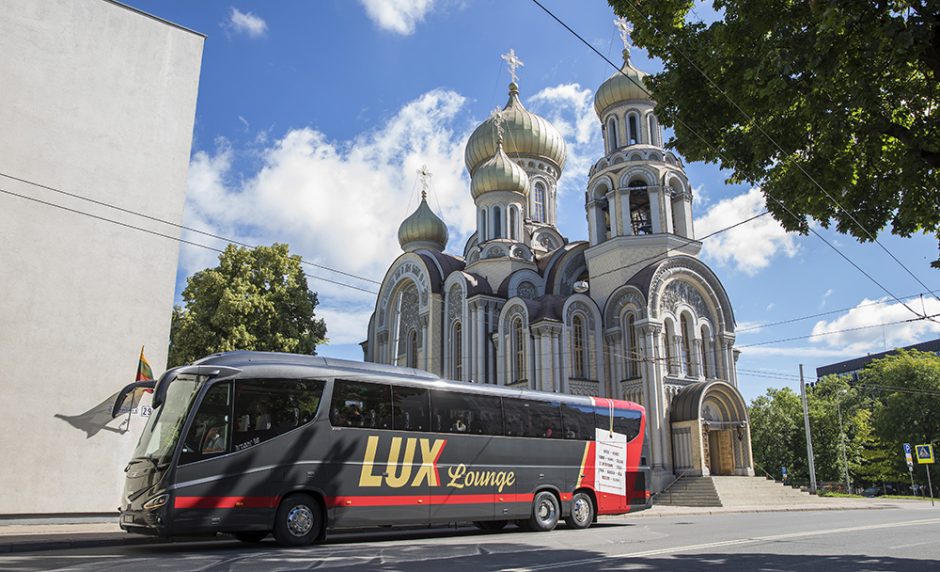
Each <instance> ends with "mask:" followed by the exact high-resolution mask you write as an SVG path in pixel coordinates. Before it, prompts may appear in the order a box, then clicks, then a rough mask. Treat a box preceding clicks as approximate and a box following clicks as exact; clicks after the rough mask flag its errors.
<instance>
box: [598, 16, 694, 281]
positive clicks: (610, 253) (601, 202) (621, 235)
mask: <svg viewBox="0 0 940 572" xmlns="http://www.w3.org/2000/svg"><path fill="white" fill-rule="evenodd" d="M624 25H625V24H624ZM621 38H622V39H623V41H624V50H623V66H622V67H621V68H620V70H618V71H617V72H615V73H614V74H613V75H612V76H611V77H610V78H608V79H607V81H605V82H604V83H603V84H601V86H600V88H598V90H597V93H596V94H595V96H594V111H595V113H596V114H597V118H598V119H599V120H600V123H601V131H602V133H603V136H604V151H605V155H604V156H603V157H602V158H601V159H600V160H598V161H597V162H596V163H595V164H594V166H593V167H592V168H591V170H590V174H589V179H588V189H587V192H586V193H585V197H584V198H585V210H586V212H587V221H588V237H589V241H590V245H591V248H589V249H588V251H587V252H586V254H585V256H586V258H587V260H588V267H589V269H590V270H591V274H592V275H594V276H595V277H596V278H595V280H594V281H592V284H591V286H592V291H593V292H594V294H596V295H597V296H601V297H606V296H607V295H608V294H610V292H612V291H613V289H614V288H616V287H617V286H619V285H620V284H623V283H624V282H625V281H626V280H627V279H629V277H630V276H631V275H632V274H634V273H636V272H637V271H639V270H640V269H641V268H643V267H644V266H646V265H647V264H649V263H650V262H654V261H655V260H657V259H661V258H663V257H667V256H670V255H681V254H685V255H690V256H695V255H696V254H698V252H699V250H700V249H701V243H699V242H697V241H696V240H695V236H694V232H693V229H692V191H691V187H690V185H689V181H688V178H687V177H686V175H685V170H684V169H683V167H682V164H681V163H680V161H679V160H678V159H677V158H676V156H675V155H674V154H672V153H671V152H669V151H666V150H665V149H664V148H663V140H662V130H661V128H660V126H659V121H658V120H657V118H656V115H655V114H654V108H655V106H656V103H655V102H654V101H653V100H652V99H650V95H649V92H648V91H647V90H646V88H645V87H644V84H643V82H644V78H645V77H646V74H645V73H644V72H642V71H640V70H639V69H637V68H636V67H634V66H633V63H632V62H631V61H630V48H629V45H628V42H627V36H626V29H625V28H621ZM614 269H619V270H616V271H614V272H609V271H611V270H614ZM605 278H606V279H605Z"/></svg>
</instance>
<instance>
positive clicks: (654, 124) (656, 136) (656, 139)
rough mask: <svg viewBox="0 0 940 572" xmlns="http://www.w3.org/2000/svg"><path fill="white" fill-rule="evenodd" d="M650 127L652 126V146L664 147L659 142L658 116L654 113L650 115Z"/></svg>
mask: <svg viewBox="0 0 940 572" xmlns="http://www.w3.org/2000/svg"><path fill="white" fill-rule="evenodd" d="M649 125H650V145H656V146H657V147H662V142H661V141H660V140H659V123H658V122H657V121H656V116H655V115H653V114H652V113H650V114H649Z"/></svg>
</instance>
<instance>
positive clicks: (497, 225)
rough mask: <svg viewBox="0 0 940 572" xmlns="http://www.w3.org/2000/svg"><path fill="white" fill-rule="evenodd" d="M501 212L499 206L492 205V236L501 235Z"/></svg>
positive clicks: (499, 236) (497, 236) (500, 236)
mask: <svg viewBox="0 0 940 572" xmlns="http://www.w3.org/2000/svg"><path fill="white" fill-rule="evenodd" d="M502 218H503V213H502V211H501V210H500V208H499V207H493V238H502V237H503V228H502V227H503V225H502Z"/></svg>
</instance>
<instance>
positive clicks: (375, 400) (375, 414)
mask: <svg viewBox="0 0 940 572" xmlns="http://www.w3.org/2000/svg"><path fill="white" fill-rule="evenodd" d="M330 422H331V423H332V424H333V425H334V426H335V427H361V428H364V429H391V428H392V388H391V386H389V385H384V384H380V383H366V382H361V381H348V380H345V379H337V380H336V381H335V382H334V383H333V402H332V403H331V404H330Z"/></svg>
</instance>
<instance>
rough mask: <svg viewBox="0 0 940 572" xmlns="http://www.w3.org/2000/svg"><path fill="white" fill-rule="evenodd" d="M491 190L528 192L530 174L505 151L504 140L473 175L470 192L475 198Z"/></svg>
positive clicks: (498, 143)
mask: <svg viewBox="0 0 940 572" xmlns="http://www.w3.org/2000/svg"><path fill="white" fill-rule="evenodd" d="M490 191H511V192H516V193H520V194H523V195H524V194H526V193H527V192H528V191H529V176H528V175H526V174H525V169H523V168H522V167H520V166H519V165H517V164H516V163H515V161H513V160H512V159H510V158H509V156H508V155H506V152H505V151H503V143H502V141H498V142H497V144H496V153H495V154H494V155H493V156H492V157H490V160H489V161H487V162H485V163H483V164H482V165H480V166H479V168H477V170H476V172H475V173H474V174H473V177H471V181H470V194H471V195H472V196H473V198H474V199H476V198H477V197H479V196H480V195H482V194H483V193H488V192H490Z"/></svg>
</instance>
